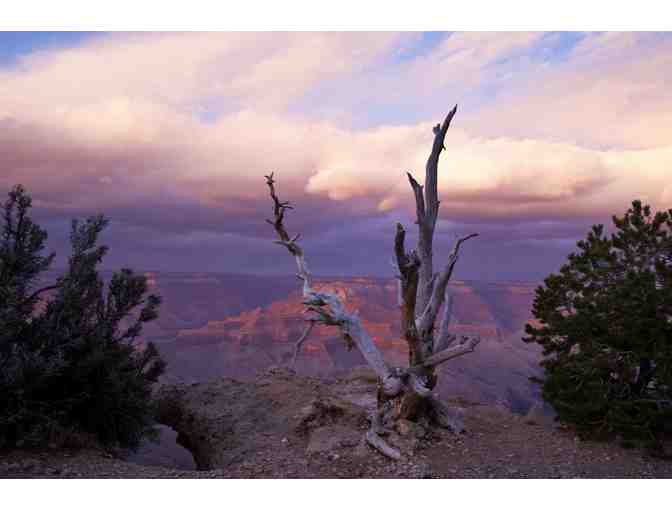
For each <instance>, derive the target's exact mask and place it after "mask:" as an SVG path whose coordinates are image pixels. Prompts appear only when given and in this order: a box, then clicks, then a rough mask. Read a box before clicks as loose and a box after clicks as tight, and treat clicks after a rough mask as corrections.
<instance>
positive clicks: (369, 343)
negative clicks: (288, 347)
mask: <svg viewBox="0 0 672 510" xmlns="http://www.w3.org/2000/svg"><path fill="white" fill-rule="evenodd" d="M266 184H267V185H268V187H269V190H270V194H271V198H272V199H273V206H274V216H275V220H266V221H267V222H268V223H270V224H271V225H273V226H274V228H275V231H276V233H277V234H278V237H279V238H280V240H279V241H276V243H278V244H280V245H282V246H285V247H286V248H287V250H288V251H289V252H290V253H291V254H292V255H293V256H294V259H295V260H296V267H297V270H298V275H297V276H298V277H299V278H300V279H301V280H303V298H304V303H305V304H306V305H307V306H308V309H309V310H312V311H313V312H315V314H316V317H315V318H313V319H312V320H313V321H314V322H319V323H322V324H326V325H328V326H337V327H338V328H339V329H340V330H341V333H342V335H343V337H344V339H345V340H346V341H348V342H352V343H353V344H354V345H356V346H357V348H358V349H359V351H360V352H361V353H362V356H364V359H365V360H366V361H367V363H368V364H369V366H371V368H372V369H373V370H374V371H375V372H376V374H377V375H378V377H380V379H381V380H382V381H385V380H387V379H388V378H389V377H390V376H391V372H390V368H389V367H388V366H387V363H385V360H384V358H383V356H382V354H381V353H380V351H379V350H378V348H377V347H376V345H375V344H374V342H373V339H372V338H371V336H370V335H369V334H368V332H367V331H366V330H365V329H364V328H363V327H362V324H361V321H360V320H359V318H358V317H357V316H356V315H354V314H351V313H349V312H347V311H346V309H345V307H344V306H343V303H341V300H340V299H339V298H338V297H337V296H336V295H334V294H331V293H327V292H315V291H314V290H313V289H312V276H311V274H310V271H309V270H308V265H307V264H306V260H305V257H304V253H303V249H302V248H301V247H300V246H299V244H298V243H297V240H298V239H299V236H298V235H297V236H295V237H294V238H290V237H289V234H288V233H287V231H286V230H285V226H284V223H283V220H284V213H285V210H287V209H291V208H292V207H291V206H290V205H289V202H282V201H280V199H278V197H277V195H276V194H275V185H274V184H275V181H274V180H273V174H270V175H267V176H266Z"/></svg>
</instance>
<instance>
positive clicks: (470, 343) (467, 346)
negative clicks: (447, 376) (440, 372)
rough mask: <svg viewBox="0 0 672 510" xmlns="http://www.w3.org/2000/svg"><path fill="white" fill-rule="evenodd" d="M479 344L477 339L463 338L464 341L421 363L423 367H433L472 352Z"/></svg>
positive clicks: (479, 340)
mask: <svg viewBox="0 0 672 510" xmlns="http://www.w3.org/2000/svg"><path fill="white" fill-rule="evenodd" d="M480 342H481V339H480V338H478V337H470V338H464V341H463V342H462V343H460V344H458V345H456V346H454V347H450V348H448V349H444V350H442V351H440V352H437V353H434V354H432V355H431V356H429V357H428V358H427V359H426V360H425V361H423V362H422V366H423V367H427V368H430V367H435V366H437V365H440V364H441V363H444V362H446V361H448V360H451V359H453V358H457V357H458V356H462V355H463V354H467V353H469V352H474V349H475V348H476V346H477V345H478V344H479V343H480Z"/></svg>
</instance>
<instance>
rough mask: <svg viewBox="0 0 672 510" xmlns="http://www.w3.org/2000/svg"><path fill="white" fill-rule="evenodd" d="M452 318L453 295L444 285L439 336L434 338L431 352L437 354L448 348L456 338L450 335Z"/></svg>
mask: <svg viewBox="0 0 672 510" xmlns="http://www.w3.org/2000/svg"><path fill="white" fill-rule="evenodd" d="M452 318H453V295H452V293H451V292H450V290H448V286H447V285H446V291H445V297H444V304H443V318H442V319H441V325H440V326H439V334H438V335H436V336H435V337H434V348H433V349H432V352H439V351H442V350H443V349H445V348H447V347H450V345H451V344H452V343H453V342H454V341H455V339H456V338H457V337H456V336H455V335H453V334H451V333H450V322H451V320H452Z"/></svg>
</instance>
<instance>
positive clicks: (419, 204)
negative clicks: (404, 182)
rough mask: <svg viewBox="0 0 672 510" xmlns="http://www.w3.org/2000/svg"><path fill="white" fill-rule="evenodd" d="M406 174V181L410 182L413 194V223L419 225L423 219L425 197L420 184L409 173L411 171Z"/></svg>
mask: <svg viewBox="0 0 672 510" xmlns="http://www.w3.org/2000/svg"><path fill="white" fill-rule="evenodd" d="M406 175H408V182H409V183H411V188H413V194H414V195H415V214H416V220H415V223H416V224H418V225H421V224H422V223H423V222H424V221H425V197H424V195H423V190H422V186H420V184H418V181H416V180H415V178H414V177H413V176H412V175H411V172H406Z"/></svg>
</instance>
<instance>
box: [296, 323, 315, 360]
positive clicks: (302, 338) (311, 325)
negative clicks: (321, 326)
mask: <svg viewBox="0 0 672 510" xmlns="http://www.w3.org/2000/svg"><path fill="white" fill-rule="evenodd" d="M314 327H315V321H313V320H310V321H308V326H306V329H304V330H303V333H301V336H300V337H299V338H298V340H297V341H296V343H295V344H294V355H293V356H292V363H291V365H290V367H291V368H294V366H295V365H296V358H297V357H298V355H299V351H300V350H301V346H302V345H303V342H305V341H306V340H307V339H308V337H309V336H310V332H311V331H312V330H313V328H314Z"/></svg>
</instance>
